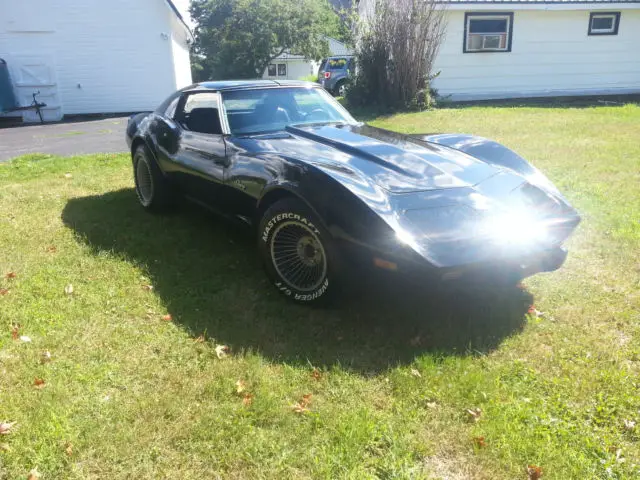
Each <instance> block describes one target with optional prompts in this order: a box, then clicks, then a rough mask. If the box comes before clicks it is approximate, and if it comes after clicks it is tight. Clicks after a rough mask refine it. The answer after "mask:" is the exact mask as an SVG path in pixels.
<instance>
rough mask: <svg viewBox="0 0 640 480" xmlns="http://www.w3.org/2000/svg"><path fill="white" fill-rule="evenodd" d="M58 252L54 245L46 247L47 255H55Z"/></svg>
mask: <svg viewBox="0 0 640 480" xmlns="http://www.w3.org/2000/svg"><path fill="white" fill-rule="evenodd" d="M57 251H58V247H56V246H55V245H49V246H48V247H47V253H56V252H57Z"/></svg>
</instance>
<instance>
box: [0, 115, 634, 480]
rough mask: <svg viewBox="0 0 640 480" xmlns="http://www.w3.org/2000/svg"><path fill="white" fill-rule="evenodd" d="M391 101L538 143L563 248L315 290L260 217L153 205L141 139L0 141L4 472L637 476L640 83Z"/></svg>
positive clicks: (420, 127) (446, 121) (388, 122)
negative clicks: (138, 187)
mask: <svg viewBox="0 0 640 480" xmlns="http://www.w3.org/2000/svg"><path fill="white" fill-rule="evenodd" d="M373 123H374V124H375V125H378V126H381V127H386V128H390V129H393V130H398V131H403V132H411V133H414V132H441V131H452V132H468V133H474V134H478V135H482V136H486V137H491V138H494V139H496V140H498V141H501V142H503V143H505V144H506V145H508V146H509V147H512V148H514V149H515V150H517V151H519V152H520V153H521V154H523V155H524V156H525V157H526V158H529V159H531V160H532V161H533V163H534V164H535V165H536V166H538V167H540V168H541V169H542V170H543V171H544V172H546V173H547V174H548V176H549V177H550V178H551V179H552V180H553V181H554V182H555V183H556V185H557V186H558V187H559V188H560V189H561V190H562V191H563V192H564V193H565V194H566V196H567V197H568V198H569V200H570V201H571V202H572V203H573V204H574V206H576V207H577V208H578V209H579V210H580V211H581V212H582V214H583V218H584V221H583V223H582V224H581V226H580V228H579V229H578V231H577V232H576V234H575V235H574V237H573V238H572V239H571V241H570V244H569V247H570V249H571V254H570V256H569V259H568V261H567V263H566V265H565V266H564V267H563V268H562V269H561V270H559V271H557V272H555V273H552V274H543V275H538V276H536V277H534V278H532V279H529V280H527V281H526V282H525V289H524V290H520V289H516V288H514V289H513V290H507V291H494V290H493V289H487V290H486V291H485V292H458V293H455V292H451V293H448V294H445V293H443V292H439V293H436V292H421V291H418V290H417V289H411V288H405V287H404V286H402V282H393V283H392V284H389V285H385V284H379V283H375V282H374V283H375V284H371V285H370V286H367V287H366V288H364V287H362V288H358V289H355V290H354V292H353V293H352V295H351V298H350V299H348V300H345V301H344V302H343V303H341V304H338V305H335V306H332V307H331V308H326V309H309V308H307V307H304V306H297V305H293V304H291V303H288V302H287V301H286V300H284V299H282V298H281V297H280V296H279V295H278V294H277V292H275V290H274V289H273V288H272V287H271V286H270V285H269V284H268V282H267V281H266V280H265V277H264V275H263V273H262V270H261V268H260V264H259V261H258V258H257V253H256V250H255V248H254V243H255V242H254V239H253V238H251V237H250V235H249V233H248V232H246V231H244V230H242V229H239V228H238V227H233V226H230V225H228V224H226V223H224V222H223V221H220V220H218V219H216V218H214V217H212V216H211V215H210V214H208V213H205V212H203V211H201V210H199V209H197V208H189V207H182V208H180V209H178V210H177V211H176V212H174V213H171V214H169V215H166V216H154V215H149V214H146V213H145V212H143V211H142V209H141V208H140V207H139V206H138V205H137V203H136V198H135V194H134V192H133V189H132V178H131V168H130V161H129V158H128V157H127V155H94V156H84V157H74V158H59V157H51V156H46V155H34V156H30V157H24V158H21V159H17V160H14V161H13V162H11V163H8V164H0V206H1V207H0V320H1V321H0V325H1V330H0V422H2V421H4V422H16V423H15V425H13V426H12V428H11V429H10V430H9V432H8V433H7V434H3V435H0V478H2V479H20V478H26V477H27V475H28V472H29V471H30V470H32V469H33V468H37V469H38V471H39V472H40V473H41V474H42V478H44V479H63V478H73V479H85V480H86V479H124V478H136V479H156V478H167V479H205V478H206V479H216V478H225V479H226V478H230V479H254V478H256V479H257V478H272V479H289V478H295V479H306V478H323V479H334V478H340V479H342V478H349V479H367V478H380V479H391V478H394V479H395V478H407V479H409V478H411V479H413V478H444V479H485V478H486V479H489V478H490V479H498V478H499V479H520V478H521V479H526V478H528V475H527V472H526V469H527V466H528V465H536V466H539V467H541V468H542V470H543V474H544V476H543V479H596V478H597V479H600V478H602V479H609V478H612V479H614V478H615V479H621V478H638V476H639V475H640V466H639V465H640V426H638V427H636V426H634V423H632V422H638V424H639V425H640V375H639V373H640V317H639V306H640V296H639V292H640V107H639V106H638V105H626V106H619V107H594V108H544V107H535V108H531V107H529V108H512V107H501V108H491V107H486V106H485V107H468V108H460V109H443V110H438V111H433V112H424V113H411V114H402V115H396V116H393V117H388V118H378V119H376V120H375V121H374V122H373ZM67 174H69V175H67ZM11 272H14V273H15V275H9V274H10V273H11ZM399 283H400V284H399ZM68 285H73V292H72V293H65V287H67V286H68ZM149 286H152V287H153V288H149ZM67 291H69V289H68V288H67ZM532 303H535V306H536V308H537V309H538V310H540V311H542V312H544V315H543V316H541V317H537V316H535V315H529V314H527V313H526V312H527V309H528V307H529V305H530V304H532ZM167 315H170V316H171V317H170V319H169V317H167ZM14 326H17V327H16V328H15V329H14ZM20 336H23V339H20V338H19V337H20ZM24 336H27V337H29V339H30V341H24V340H27V339H26V338H24ZM14 337H18V338H15V339H14ZM219 345H227V346H228V347H229V348H230V351H229V354H228V356H227V357H226V358H218V355H217V354H216V346H219ZM45 352H49V353H50V358H48V357H47V354H46V353H45ZM314 369H315V370H314ZM239 380H241V381H242V382H241V383H240V387H241V388H238V386H237V385H238V384H237V382H238V381H239ZM42 382H44V383H43V384H41V383H42ZM36 383H37V384H40V385H35V384H36ZM239 389H240V390H242V389H244V391H242V392H240V393H238V390H239ZM308 394H311V397H310V401H308V400H307V401H306V403H305V401H304V400H303V396H304V395H308ZM308 398H309V397H307V399H308ZM301 402H302V405H301V404H300V403H301ZM296 404H298V406H299V407H302V406H304V407H305V409H302V410H303V411H302V412H298V411H296V409H295V408H294V406H295V405H296ZM467 409H472V410H473V409H480V412H481V413H480V414H479V415H478V414H476V417H477V418H476V419H474V418H472V416H471V415H469V414H468V413H467ZM298 410H300V409H298ZM2 428H3V427H2V426H0V431H1V429H2ZM532 478H533V477H532Z"/></svg>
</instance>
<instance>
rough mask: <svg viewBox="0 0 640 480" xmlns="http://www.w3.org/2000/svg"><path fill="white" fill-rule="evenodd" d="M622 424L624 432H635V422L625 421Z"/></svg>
mask: <svg viewBox="0 0 640 480" xmlns="http://www.w3.org/2000/svg"><path fill="white" fill-rule="evenodd" d="M623 424H624V429H625V430H626V431H628V432H631V431H633V430H635V428H636V422H634V421H633V420H627V419H625V420H624V421H623Z"/></svg>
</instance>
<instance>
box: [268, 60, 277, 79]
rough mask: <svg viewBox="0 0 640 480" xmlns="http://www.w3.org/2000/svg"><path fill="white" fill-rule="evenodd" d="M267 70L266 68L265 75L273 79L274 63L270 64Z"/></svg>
mask: <svg viewBox="0 0 640 480" xmlns="http://www.w3.org/2000/svg"><path fill="white" fill-rule="evenodd" d="M267 68H268V71H267V75H269V76H270V77H275V76H276V64H275V63H270V64H269V66H268V67H267Z"/></svg>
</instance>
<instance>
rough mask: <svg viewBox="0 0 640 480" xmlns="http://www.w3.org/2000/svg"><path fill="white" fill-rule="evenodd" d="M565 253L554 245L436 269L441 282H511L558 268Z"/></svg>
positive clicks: (565, 256) (564, 250)
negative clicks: (530, 252) (523, 254)
mask: <svg viewBox="0 0 640 480" xmlns="http://www.w3.org/2000/svg"><path fill="white" fill-rule="evenodd" d="M567 255H568V252H567V249H566V248H564V247H554V248H550V249H548V250H543V251H540V252H537V253H536V254H535V255H531V256H528V257H525V258H519V259H509V260H506V261H500V260H496V261H493V262H483V263H478V264H469V265H462V266H456V267H449V268H441V269H436V270H437V271H439V273H438V278H439V279H440V280H441V281H443V282H450V281H472V282H476V281H477V282H484V281H496V282H499V283H513V282H518V281H520V280H522V279H524V278H527V277H530V276H531V275H535V274H536V273H542V272H553V271H554V270H557V269H559V268H560V267H561V266H562V265H563V264H564V262H565V260H566V259H567Z"/></svg>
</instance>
